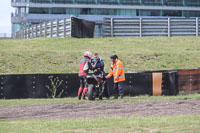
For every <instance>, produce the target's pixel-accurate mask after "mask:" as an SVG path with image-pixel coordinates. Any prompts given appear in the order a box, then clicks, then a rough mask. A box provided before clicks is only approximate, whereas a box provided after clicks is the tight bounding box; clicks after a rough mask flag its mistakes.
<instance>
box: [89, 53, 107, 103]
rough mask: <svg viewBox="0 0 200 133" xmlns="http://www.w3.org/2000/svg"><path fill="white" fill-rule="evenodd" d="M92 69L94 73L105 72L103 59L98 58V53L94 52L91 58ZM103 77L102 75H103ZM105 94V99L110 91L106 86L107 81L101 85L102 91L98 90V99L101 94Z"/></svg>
mask: <svg viewBox="0 0 200 133" xmlns="http://www.w3.org/2000/svg"><path fill="white" fill-rule="evenodd" d="M91 63H92V67H93V71H94V74H95V75H99V74H101V73H103V74H105V72H104V62H103V59H101V58H99V55H98V53H95V54H94V58H93V59H92V60H91ZM103 77H104V76H103ZM103 94H104V95H105V97H106V98H107V99H109V97H110V91H109V88H108V84H107V81H105V82H104V84H103V86H102V92H100V99H102V95H103Z"/></svg>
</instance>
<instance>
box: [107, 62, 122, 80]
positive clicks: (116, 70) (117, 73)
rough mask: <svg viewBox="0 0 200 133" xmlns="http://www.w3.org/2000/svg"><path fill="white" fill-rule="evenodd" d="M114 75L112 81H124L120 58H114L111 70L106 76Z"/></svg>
mask: <svg viewBox="0 0 200 133" xmlns="http://www.w3.org/2000/svg"><path fill="white" fill-rule="evenodd" d="M111 76H113V77H114V83H118V82H122V81H125V75H124V68H123V64H122V62H121V61H120V60H118V59H116V60H115V63H114V65H111V70H110V72H109V74H108V75H107V76H106V78H110V77H111Z"/></svg>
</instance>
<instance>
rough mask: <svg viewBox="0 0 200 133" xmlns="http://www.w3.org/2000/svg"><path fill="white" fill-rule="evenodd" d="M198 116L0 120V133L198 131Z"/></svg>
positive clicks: (157, 132)
mask: <svg viewBox="0 0 200 133" xmlns="http://www.w3.org/2000/svg"><path fill="white" fill-rule="evenodd" d="M199 131H200V115H184V116H183V115H179V116H151V117H139V116H135V117H123V118H122V117H118V118H116V117H115V118H92V119H67V120H36V121H34V120H33V121H26V120H24V121H0V132H1V133H12V132H16V133H27V132H28V133H32V132H34V133H74V132H84V133H86V132H87V133H88V132H90V133H105V132H106V133H135V132H138V133H140V132H141V133H174V132H176V133H199Z"/></svg>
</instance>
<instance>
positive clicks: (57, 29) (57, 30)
mask: <svg viewBox="0 0 200 133" xmlns="http://www.w3.org/2000/svg"><path fill="white" fill-rule="evenodd" d="M56 37H59V20H57V22H56Z"/></svg>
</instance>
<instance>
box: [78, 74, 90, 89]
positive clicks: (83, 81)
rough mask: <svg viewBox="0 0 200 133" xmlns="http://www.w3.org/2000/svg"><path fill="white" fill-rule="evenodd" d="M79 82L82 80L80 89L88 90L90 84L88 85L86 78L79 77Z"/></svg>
mask: <svg viewBox="0 0 200 133" xmlns="http://www.w3.org/2000/svg"><path fill="white" fill-rule="evenodd" d="M79 80H80V87H81V88H87V87H88V84H87V79H86V77H85V76H79Z"/></svg>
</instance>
